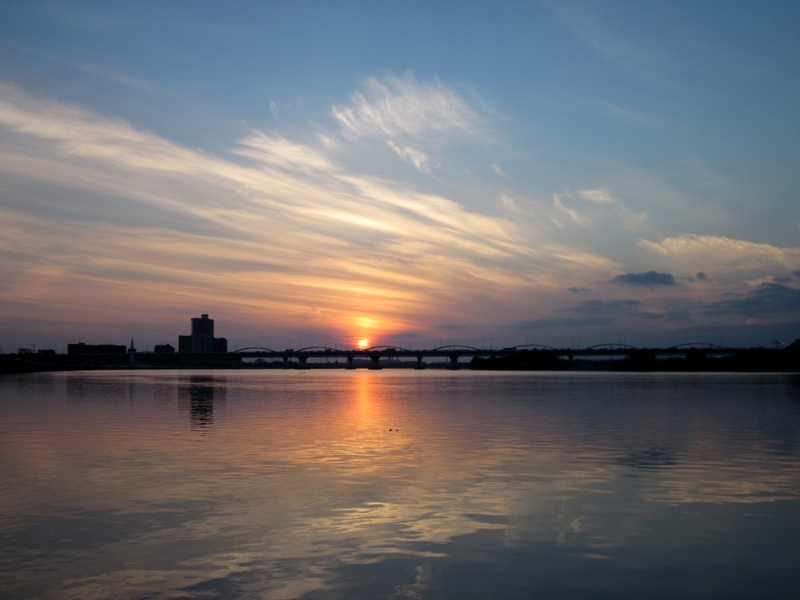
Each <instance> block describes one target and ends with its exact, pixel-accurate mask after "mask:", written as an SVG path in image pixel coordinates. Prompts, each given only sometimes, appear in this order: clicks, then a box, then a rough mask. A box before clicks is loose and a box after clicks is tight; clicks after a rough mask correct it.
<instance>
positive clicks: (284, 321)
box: [0, 85, 615, 331]
mask: <svg viewBox="0 0 800 600" xmlns="http://www.w3.org/2000/svg"><path fill="white" fill-rule="evenodd" d="M0 123H2V125H3V126H4V127H5V128H6V133H5V134H4V135H3V137H2V139H1V140H0V156H2V158H3V160H2V165H0V169H2V171H3V172H4V173H5V175H6V181H7V182H9V183H8V184H7V188H8V192H7V195H6V198H7V199H8V200H7V201H6V202H5V203H4V206H3V207H2V211H3V219H2V225H0V229H2V232H3V236H2V241H0V251H2V252H3V253H4V255H5V256H7V257H9V258H8V260H6V261H5V264H4V266H3V271H4V274H5V275H6V278H5V282H6V283H5V284H4V286H3V287H2V296H0V298H1V299H2V301H3V302H6V303H13V304H14V306H15V310H16V311H23V312H24V311H25V310H27V311H41V310H42V308H43V307H44V306H48V307H49V309H48V314H51V315H53V316H54V317H55V318H62V319H63V318H65V316H66V314H67V313H70V314H73V316H74V315H81V316H79V317H76V318H77V319H78V320H79V321H86V320H89V319H90V318H94V317H97V316H98V313H97V311H96V307H97V305H98V304H101V305H102V306H103V309H102V312H105V313H106V316H105V318H107V319H108V320H111V321H113V320H114V319H113V318H112V316H111V315H112V314H113V313H114V309H113V308H111V307H118V310H119V311H122V310H123V307H125V306H127V305H128V304H129V302H131V301H133V299H137V301H140V302H141V301H144V299H146V298H149V297H157V298H159V300H158V302H157V303H156V304H155V305H154V304H150V305H149V306H151V307H153V308H156V306H161V308H162V309H163V308H164V307H167V306H170V307H178V306H181V305H193V304H195V303H197V300H198V299H203V302H205V303H208V304H211V305H213V306H216V307H225V308H224V310H226V311H229V314H230V315H231V317H234V318H241V319H245V318H247V319H251V318H253V316H254V315H255V314H257V313H259V312H260V313H262V314H263V315H265V316H262V317H259V320H263V319H264V318H265V317H266V318H267V319H268V320H269V322H271V323H278V324H281V325H285V326H291V325H294V326H297V325H299V324H301V323H303V324H304V326H312V327H319V328H325V327H329V328H331V327H332V328H334V329H340V330H344V329H347V328H348V327H350V325H348V322H349V318H350V317H349V316H348V315H351V314H352V313H354V312H357V311H358V310H360V309H359V308H358V306H359V303H360V302H363V301H367V300H368V301H369V302H370V303H374V306H375V312H376V314H377V317H376V318H378V319H379V322H380V326H379V328H382V329H383V330H384V331H385V330H391V329H401V328H402V329H405V330H409V329H411V330H413V329H415V328H419V327H424V326H425V323H426V322H428V320H430V321H431V322H432V323H435V322H442V320H443V319H444V318H446V317H444V316H443V315H451V313H452V311H453V303H454V302H456V304H461V301H459V300H457V299H458V298H459V296H460V295H461V294H462V293H463V290H469V289H475V288H476V287H478V288H480V289H481V293H480V297H481V298H482V300H481V302H484V301H486V300H488V299H489V298H506V299H511V298H514V297H515V296H516V295H517V294H519V293H528V292H527V291H526V290H531V289H532V288H533V286H535V285H538V286H539V287H540V289H542V290H546V289H551V288H552V289H556V288H563V287H564V281H566V280H567V279H569V278H570V277H573V276H574V275H575V274H576V273H582V272H590V271H592V270H593V269H596V268H597V267H598V266H601V268H602V269H603V270H604V271H606V272H608V273H609V276H610V275H611V274H613V271H614V270H615V269H614V265H613V263H611V262H610V261H607V260H606V259H603V258H602V257H599V256H597V255H593V254H592V253H591V252H588V251H586V250H582V249H576V248H571V247H569V246H566V245H561V244H558V243H556V242H555V241H554V240H553V239H552V236H550V235H549V234H548V233H547V232H546V231H540V232H539V234H538V236H536V237H531V236H532V235H534V232H533V230H532V229H531V227H532V226H533V225H532V224H531V223H526V222H525V221H524V220H523V221H520V220H517V222H511V221H508V220H506V219H503V218H498V217H491V216H487V215H483V214H480V213H477V212H472V211H469V210H466V209H465V208H464V207H463V206H462V205H461V204H459V203H458V202H457V201H455V200H452V199H449V198H446V197H443V196H439V195H436V194H430V193H421V192H418V191H414V190H412V189H409V188H407V187H404V186H403V185H402V184H398V183H396V182H391V181H386V180H382V179H377V178H374V177H370V176H367V175H364V174H360V173H356V172H353V171H348V170H345V169H344V168H343V167H340V166H337V164H336V160H335V156H333V157H332V156H331V154H330V153H331V152H333V153H334V154H335V149H336V147H337V144H336V143H335V142H332V141H331V140H330V139H329V138H328V137H326V136H325V135H324V134H323V135H320V136H318V138H316V139H317V141H318V142H319V143H318V144H317V145H316V147H312V146H309V145H304V144H299V143H296V142H292V141H290V140H288V139H286V138H285V137H283V136H281V135H280V134H270V135H268V134H265V133H263V132H259V131H253V132H251V133H250V134H248V135H247V136H246V137H245V138H243V139H242V140H241V141H240V143H239V144H238V145H236V146H235V147H234V148H232V150H231V153H232V156H234V157H238V158H240V159H244V162H242V161H238V162H233V161H231V160H229V159H226V158H223V157H219V156H214V155H211V154H207V153H203V152H199V151H196V150H192V149H189V148H185V147H182V146H179V145H177V144H173V143H171V142H169V141H166V140H164V139H163V138H160V137H158V136H156V135H154V134H152V133H149V132H144V131H140V130H138V129H136V128H135V127H132V126H131V125H129V124H127V123H125V122H123V121H120V120H113V119H106V118H103V117H99V116H97V115H94V114H93V113H91V112H89V111H87V110H85V109H80V108H75V107H71V106H68V105H64V104H61V103H58V102H52V101H44V100H37V99H34V98H32V97H30V96H29V95H27V94H25V93H24V92H21V91H20V90H18V89H16V88H14V87H12V86H7V85H6V86H3V87H2V88H0ZM325 140H328V141H327V142H326V141H325ZM420 166H421V163H420ZM34 181H35V182H36V185H38V186H40V187H41V186H45V188H44V189H46V190H47V192H46V193H45V194H41V193H39V194H36V195H35V196H32V197H31V199H32V202H30V203H28V202H25V203H21V202H16V201H11V200H10V199H11V198H22V197H24V196H25V195H30V192H29V191H27V190H28V189H29V188H28V187H27V186H29V183H27V182H34ZM8 186H11V187H8ZM534 241H535V243H532V242H534ZM54 248H58V251H57V252H56V251H54ZM469 296H474V294H469ZM8 305H10V304H7V306H8ZM308 305H311V306H314V307H315V308H316V309H317V311H316V312H312V313H311V314H309V310H308V309H307V308H306V307H307V306H308ZM23 307H27V308H24V309H23ZM56 307H58V310H56V311H55V312H53V309H54V308H56ZM474 309H475V307H469V303H467V304H466V305H463V304H462V308H460V309H457V310H458V311H461V310H465V311H472V310H474ZM218 310H219V309H218ZM421 315H424V316H421Z"/></svg>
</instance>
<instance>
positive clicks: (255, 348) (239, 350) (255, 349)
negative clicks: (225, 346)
mask: <svg viewBox="0 0 800 600" xmlns="http://www.w3.org/2000/svg"><path fill="white" fill-rule="evenodd" d="M242 352H267V353H270V354H280V352H279V351H277V350H272V349H271V348H262V347H261V346H250V347H248V348H237V349H236V350H234V351H233V352H231V354H239V353H242Z"/></svg>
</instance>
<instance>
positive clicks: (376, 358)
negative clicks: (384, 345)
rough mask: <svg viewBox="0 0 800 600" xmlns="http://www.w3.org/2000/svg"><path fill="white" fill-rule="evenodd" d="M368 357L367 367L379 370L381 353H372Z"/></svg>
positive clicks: (380, 367)
mask: <svg viewBox="0 0 800 600" xmlns="http://www.w3.org/2000/svg"><path fill="white" fill-rule="evenodd" d="M369 358H370V361H371V362H370V363H369V368H370V369H371V370H373V371H379V370H380V369H382V368H383V367H382V366H381V355H380V354H373V355H372V356H370V357H369Z"/></svg>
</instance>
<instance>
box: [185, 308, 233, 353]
mask: <svg viewBox="0 0 800 600" xmlns="http://www.w3.org/2000/svg"><path fill="white" fill-rule="evenodd" d="M227 351H228V340H226V339H225V338H215V337H214V319H209V318H208V315H201V316H200V317H199V318H198V317H194V318H193V319H192V334H191V335H179V336H178V352H180V353H181V354H213V353H218V352H222V353H224V352H227Z"/></svg>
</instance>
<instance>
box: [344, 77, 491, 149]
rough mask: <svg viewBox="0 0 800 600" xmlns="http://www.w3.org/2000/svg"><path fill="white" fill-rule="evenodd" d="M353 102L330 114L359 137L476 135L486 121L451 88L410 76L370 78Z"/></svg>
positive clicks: (352, 98)
mask: <svg viewBox="0 0 800 600" xmlns="http://www.w3.org/2000/svg"><path fill="white" fill-rule="evenodd" d="M350 100H351V103H350V104H349V105H343V106H334V107H333V109H332V111H331V114H332V115H333V117H334V118H335V119H336V120H337V121H338V122H339V124H340V125H341V126H342V129H343V130H344V131H345V132H346V133H348V134H351V135H355V136H360V137H361V136H378V137H389V138H395V137H397V136H408V137H410V138H414V139H418V138H420V137H422V136H425V135H430V134H437V133H438V134H441V133H452V132H460V133H466V134H474V133H476V132H477V131H478V129H479V128H480V126H481V124H482V121H483V120H482V119H481V117H480V116H479V115H478V113H477V112H476V111H475V110H473V109H472V108H471V107H470V106H469V104H468V103H467V102H466V100H464V98H462V97H461V96H460V95H459V94H458V93H457V92H456V91H455V90H453V89H452V88H449V87H447V86H445V85H443V84H442V83H441V82H439V81H432V82H418V81H417V80H416V79H415V78H414V77H413V75H411V74H407V75H405V76H403V77H398V76H395V75H390V76H388V77H386V78H384V79H383V80H379V79H377V78H376V77H369V78H367V79H366V80H365V81H364V83H363V86H362V90H361V91H359V92H355V93H353V94H352V96H351V99H350Z"/></svg>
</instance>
